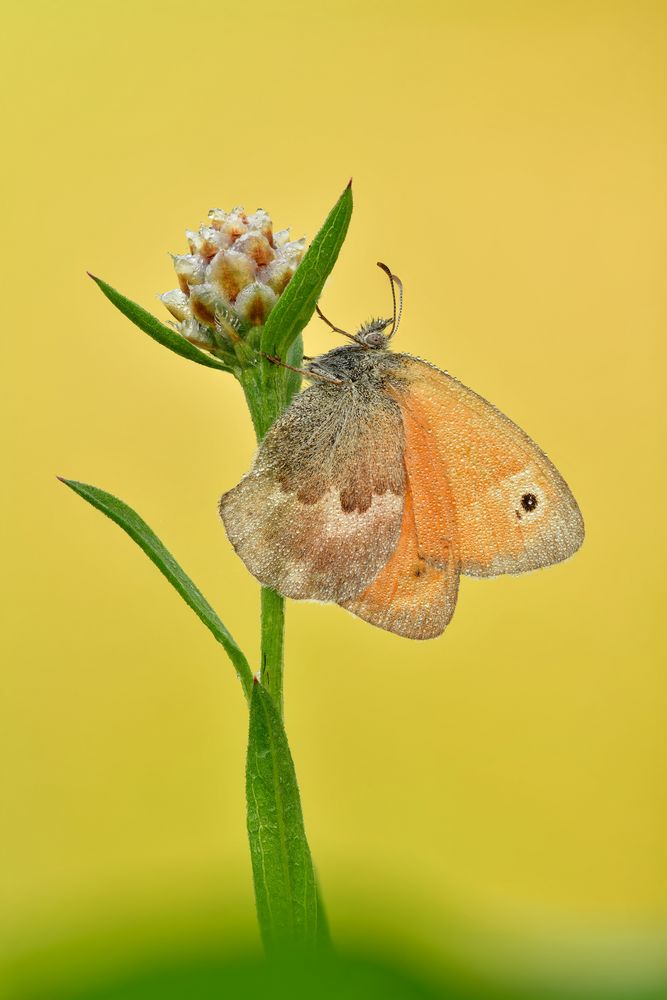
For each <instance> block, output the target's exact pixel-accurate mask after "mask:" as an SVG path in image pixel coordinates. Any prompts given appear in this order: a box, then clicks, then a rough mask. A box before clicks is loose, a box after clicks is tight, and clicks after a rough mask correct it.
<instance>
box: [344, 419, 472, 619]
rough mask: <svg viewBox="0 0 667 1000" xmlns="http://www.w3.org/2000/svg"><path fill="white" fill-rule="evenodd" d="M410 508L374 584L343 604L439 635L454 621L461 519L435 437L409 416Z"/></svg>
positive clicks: (361, 614) (367, 615)
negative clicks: (433, 449)
mask: <svg viewBox="0 0 667 1000" xmlns="http://www.w3.org/2000/svg"><path fill="white" fill-rule="evenodd" d="M403 434H404V439H405V451H404V465H405V471H406V494H405V507H404V510H403V524H402V527H401V535H400V538H399V541H398V545H397V546H396V548H395V549H394V552H393V554H392V555H391V557H390V559H389V561H388V563H387V564H386V565H385V566H384V567H383V568H382V570H381V571H380V573H379V574H378V576H377V577H376V579H375V580H374V581H373V583H371V584H370V586H369V587H367V588H366V590H364V591H363V593H361V594H359V596H358V597H356V598H354V599H353V600H351V601H346V602H343V607H345V608H347V610H348V611H352V612H353V613H354V614H355V615H358V616H359V617H360V618H363V619H364V620H365V621H368V622H371V623H372V624H373V625H377V626H379V627H380V628H384V629H387V630H388V631H390V632H394V633H396V634H397V635H402V636H405V637H407V638H410V639H433V638H435V637H436V636H438V635H441V634H442V632H443V631H444V629H445V628H446V626H447V625H448V624H449V622H450V620H451V617H452V615H453V614H454V609H455V607H456V598H457V593H458V582H459V556H458V542H457V538H456V522H455V518H454V509H453V503H452V498H451V492H450V489H449V485H448V483H447V480H446V477H445V475H444V472H443V469H442V467H438V466H437V465H435V466H434V464H433V462H432V460H431V458H432V456H431V454H430V441H429V439H428V436H427V435H425V434H424V431H423V429H422V427H421V426H420V424H419V423H418V422H417V421H414V420H413V419H412V418H411V417H410V415H409V414H407V413H404V414H403Z"/></svg>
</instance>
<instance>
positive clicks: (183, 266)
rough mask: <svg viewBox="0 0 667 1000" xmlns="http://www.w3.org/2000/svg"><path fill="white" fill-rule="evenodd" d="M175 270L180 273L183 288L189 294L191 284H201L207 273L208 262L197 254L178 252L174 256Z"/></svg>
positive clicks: (179, 281)
mask: <svg viewBox="0 0 667 1000" xmlns="http://www.w3.org/2000/svg"><path fill="white" fill-rule="evenodd" d="M174 270H175V271H176V274H177V275H178V283H179V285H180V286H181V290H182V291H184V292H185V294H186V295H187V294H188V293H189V291H190V287H191V285H201V283H202V282H203V280H204V277H205V274H206V264H205V262H204V261H203V260H202V259H201V257H197V256H196V255H195V254H191V253H184V254H177V255H176V256H175V257H174Z"/></svg>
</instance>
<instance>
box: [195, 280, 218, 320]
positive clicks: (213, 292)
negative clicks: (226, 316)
mask: <svg viewBox="0 0 667 1000" xmlns="http://www.w3.org/2000/svg"><path fill="white" fill-rule="evenodd" d="M226 304H227V303H226V302H225V300H224V299H223V297H222V296H221V294H220V292H219V291H218V289H217V288H215V287H214V286H213V285H209V284H204V285H195V287H194V288H193V289H192V291H191V293H190V308H191V309H192V315H193V316H194V317H195V319H198V320H199V322H200V323H205V324H206V326H215V315H216V312H217V311H218V309H219V308H220V307H221V306H225V305H226Z"/></svg>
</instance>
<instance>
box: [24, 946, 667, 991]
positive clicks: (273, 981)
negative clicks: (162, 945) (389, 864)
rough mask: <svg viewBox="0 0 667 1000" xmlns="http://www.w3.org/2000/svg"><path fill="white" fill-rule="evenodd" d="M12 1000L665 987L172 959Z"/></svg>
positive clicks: (353, 965)
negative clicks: (566, 985)
mask: <svg viewBox="0 0 667 1000" xmlns="http://www.w3.org/2000/svg"><path fill="white" fill-rule="evenodd" d="M8 996H11V998H12V1000H208V998H212V997H230V998H232V997H233V998H234V1000H255V998H258V997H271V998H274V1000H281V998H283V997H284V998H286V1000H287V998H289V1000H301V998H303V1000H307V998H308V1000H310V998H318V1000H373V998H378V1000H380V998H382V1000H410V998H414V1000H437V998H442V1000H447V998H450V1000H593V998H599V1000H606V998H609V997H612V996H613V997H614V1000H663V998H664V997H666V996H667V989H666V988H665V987H663V986H653V987H645V988H642V989H639V988H637V987H635V988H633V989H616V988H613V987H612V988H611V989H609V990H607V989H603V990H600V989H596V988H595V987H593V986H591V985H590V984H589V985H588V986H587V987H586V988H581V989H578V990H572V989H568V990H563V989H562V988H556V987H554V986H550V985H549V984H546V983H540V984H537V983H532V984H530V985H527V984H522V985H519V984H516V983H514V984H512V983H509V982H495V983H494V982H490V981H485V980H484V979H483V978H476V977H475V976H473V975H472V974H471V973H470V972H468V973H467V974H466V973H464V972H463V971H462V970H458V971H455V970H453V969H452V970H450V971H449V973H448V974H447V975H446V976H444V977H440V978H439V979H438V980H437V981H435V980H433V979H430V978H428V977H426V976H425V975H424V974H423V973H421V974H420V973H415V972H414V971H413V970H410V969H405V968H402V967H401V966H400V965H398V964H396V959H395V958H394V962H393V963H389V962H387V961H386V960H383V959H380V958H377V957H369V956H363V955H358V954H352V955H349V954H336V953H334V952H314V951H308V952H291V953H289V952H288V953H286V954H283V955H282V956H281V957H280V958H275V957H274V958H271V959H270V960H269V959H264V958H262V957H261V956H258V955H245V956H240V957H236V958H231V959H230V958H225V957H215V956H214V955H199V956H191V957H190V958H189V959H186V958H182V959H178V958H165V959H163V960H162V961H159V962H149V963H146V964H145V965H140V964H139V965H136V966H135V967H134V968H133V969H132V970H131V971H125V972H119V973H115V974H114V973H111V974H107V976H106V977H105V978H104V980H103V981H102V980H100V979H95V978H94V977H93V978H92V980H90V979H89V980H88V981H87V980H86V977H79V976H77V975H76V972H75V970H71V975H70V978H69V980H68V981H61V982H60V983H59V984H48V983H42V985H41V986H38V987H32V988H27V987H26V988H23V989H21V988H15V989H14V990H13V991H12V992H11V993H10V994H8Z"/></svg>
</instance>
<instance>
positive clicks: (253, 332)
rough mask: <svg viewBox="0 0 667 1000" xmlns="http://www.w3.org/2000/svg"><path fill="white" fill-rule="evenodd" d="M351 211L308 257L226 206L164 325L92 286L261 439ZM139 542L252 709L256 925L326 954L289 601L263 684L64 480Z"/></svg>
mask: <svg viewBox="0 0 667 1000" xmlns="http://www.w3.org/2000/svg"><path fill="white" fill-rule="evenodd" d="M351 214H352V192H351V188H350V185H348V187H347V188H346V189H345V191H344V192H343V194H342V195H341V197H340V198H339V199H338V201H337V203H336V204H335V205H334V207H333V209H332V210H331V212H330V213H329V215H328V217H327V219H326V220H325V223H324V225H323V226H322V229H321V230H320V232H319V233H318V234H317V236H316V237H315V239H314V240H313V243H312V244H311V246H310V248H309V249H308V251H307V252H306V251H305V241H304V240H297V241H291V240H290V239H289V232H288V231H286V230H285V231H283V232H281V233H274V232H273V226H272V223H271V219H270V218H269V216H268V215H267V214H266V212H263V211H262V210H258V211H257V212H255V213H254V215H246V213H245V212H243V210H242V209H234V210H233V211H232V212H230V213H225V212H221V211H220V210H218V209H215V210H213V211H212V212H211V213H209V219H208V222H207V223H206V224H205V225H204V226H201V227H200V229H199V230H198V231H197V232H189V233H188V234H187V235H188V241H189V251H190V252H189V253H187V254H180V255H177V256H176V257H175V258H174V266H175V269H176V274H177V279H178V288H176V289H173V290H172V291H170V292H167V293H166V294H165V295H163V296H161V298H162V301H163V303H164V305H165V306H166V307H167V309H168V310H169V312H170V313H171V315H172V323H171V325H170V326H167V325H165V324H163V323H161V322H160V321H159V320H158V319H156V317H154V316H152V315H151V314H150V313H149V312H147V311H146V310H145V309H144V308H143V307H141V306H139V305H137V304H136V303H135V302H132V301H131V300H130V299H128V298H126V297H125V296H124V295H122V294H121V293H120V292H118V291H116V289H114V288H112V287H111V286H110V285H108V284H106V282H104V281H102V280H101V279H100V278H94V280H95V282H96V283H97V285H98V286H99V288H100V289H101V291H102V292H103V294H104V295H105V296H106V297H107V298H108V299H109V301H110V302H112V303H113V305H115V306H116V308H117V309H119V310H120V311H121V312H122V313H123V314H124V315H125V316H126V317H127V318H128V319H130V320H131V321H132V323H134V324H135V326H137V327H138V328H139V329H140V330H142V331H143V332H144V333H146V334H147V335H148V336H149V337H151V338H152V339H153V340H155V341H157V342H158V343H160V344H161V345H162V346H164V347H167V348H168V349H169V350H170V351H172V352H173V353H175V354H177V355H179V356H180V357H182V358H186V359H187V360H190V361H194V362H195V363H196V364H199V365H203V366H205V367H206V368H208V369H213V370H215V371H216V372H218V373H220V372H227V373H231V374H233V375H234V376H235V377H236V378H237V379H238V381H239V382H240V384H241V386H242V388H243V391H244V394H245V398H246V402H247V405H248V409H249V412H250V416H251V419H252V423H253V427H254V429H255V435H256V437H257V440H258V441H261V440H262V438H263V437H264V435H265V434H266V432H267V431H268V429H269V428H270V427H271V425H272V424H273V422H274V421H275V420H276V419H277V418H278V417H279V416H280V414H281V413H282V412H283V410H284V409H285V408H286V407H287V405H288V404H289V401H290V400H291V398H292V396H293V395H294V394H295V393H296V392H297V391H298V390H299V387H300V383H301V378H300V375H299V374H298V372H295V371H293V370H290V369H288V368H286V367H284V366H283V365H281V364H280V363H278V364H276V363H273V362H271V361H269V356H271V357H277V358H279V359H282V360H283V361H284V362H286V363H287V364H289V365H291V366H294V367H295V368H297V369H298V368H299V366H300V365H301V362H302V355H303V347H302V338H301V334H302V331H303V329H304V327H305V326H306V324H307V323H308V322H309V320H310V318H311V316H312V315H313V312H314V310H315V306H316V304H317V300H318V298H319V296H320V294H321V292H322V288H323V285H324V282H325V281H326V279H327V277H328V275H329V273H330V272H331V269H332V268H333V266H334V264H335V262H336V259H337V257H338V253H339V251H340V249H341V246H342V244H343V241H344V239H345V235H346V233H347V228H348V225H349V221H350V217H351ZM65 482H66V485H68V486H69V487H70V488H71V489H73V490H74V491H75V492H76V493H77V494H78V495H79V496H81V497H82V498H83V499H84V500H86V501H87V502H88V503H89V504H91V505H92V506H93V507H95V508H97V509H98V510H100V511H101V512H102V513H103V514H105V515H106V516H107V517H109V518H110V519H111V520H112V521H114V522H115V523H116V524H117V525H119V526H120V527H121V528H122V529H123V531H125V532H126V534H127V535H129V537H130V538H132V540H133V541H134V542H136V543H137V544H138V545H139V546H140V547H141V548H142V549H143V551H144V552H145V553H146V555H148V557H149V558H150V559H151V560H152V562H153V563H154V564H155V565H156V566H157V567H158V569H159V570H160V571H161V572H162V573H163V574H164V576H165V577H166V579H167V580H168V581H169V582H170V583H171V585H172V586H173V587H174V589H175V590H176V592H177V593H178V594H179V596H180V597H181V598H182V599H183V600H184V601H185V603H186V604H188V605H189V607H190V608H191V609H192V610H193V611H194V612H195V614H196V615H197V616H198V617H199V619H200V620H201V621H202V622H203V624H204V625H206V627H207V628H208V629H209V630H210V632H211V633H212V634H213V636H214V637H215V638H216V639H217V641H218V642H219V643H220V645H221V646H222V648H223V649H224V650H225V652H226V653H227V655H228V657H229V659H230V660H231V662H232V665H233V667H234V669H235V670H236V674H237V676H238V678H239V680H240V682H241V685H242V688H243V693H244V695H245V698H246V701H247V703H248V705H249V709H250V724H249V737H248V756H247V770H246V790H247V798H246V802H247V816H248V838H249V845H250V855H251V860H252V868H253V878H254V889H255V900H256V905H257V917H258V922H259V926H260V931H261V934H262V938H263V940H264V943H265V945H266V947H267V949H269V950H275V949H276V948H280V947H282V946H283V945H289V946H292V945H294V944H307V945H309V946H312V947H315V946H321V945H322V944H323V943H325V942H328V929H327V924H326V919H325V916H324V911H323V908H322V903H321V899H320V894H319V890H318V886H317V881H316V878H315V870H314V867H313V863H312V858H311V855H310V848H309V846H308V841H307V839H306V834H305V830H304V824H303V815H302V812H301V801H300V796H299V789H298V784H297V780H296V774H295V771H294V763H293V760H292V756H291V753H290V750H289V745H288V742H287V736H286V734H285V729H284V724H283V673H284V630H285V601H284V598H283V597H281V596H280V594H278V593H276V592H275V591H273V590H270V589H268V588H266V587H263V588H262V590H261V600H260V604H261V628H260V663H259V680H258V679H257V678H256V677H255V679H253V670H252V668H251V666H250V664H249V661H248V658H247V657H246V656H245V654H244V653H243V651H242V650H241V649H240V647H239V646H238V644H237V643H236V641H235V640H234V639H233V637H232V635H231V633H230V632H229V630H228V629H227V628H226V626H225V625H224V624H223V622H222V620H221V619H220V617H219V616H218V615H217V613H216V612H215V611H214V609H213V608H212V607H211V605H210V604H209V603H208V601H207V600H206V599H205V597H204V596H203V594H202V593H201V591H199V589H198V588H197V587H196V585H195V584H194V583H193V581H192V580H191V579H190V578H189V577H188V576H187V574H186V573H184V571H183V570H182V569H181V567H180V566H179V564H178V563H177V562H176V560H175V559H174V557H173V556H172V555H171V553H170V552H169V551H168V550H167V549H166V548H165V546H164V545H163V544H162V542H161V541H160V540H159V539H158V538H157V536H156V535H155V534H154V532H152V531H151V529H150V527H149V526H148V525H147V524H146V522H145V521H144V520H143V519H142V518H140V517H139V515H138V514H137V513H136V512H135V511H133V510H132V508H130V507H128V505H127V504H125V503H123V502H122V501H121V500H118V498H116V497H114V496H112V495H111V494H109V493H107V492H106V491H104V490H100V489H99V488H98V487H95V486H90V485H87V484H85V483H80V482H76V481H65Z"/></svg>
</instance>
